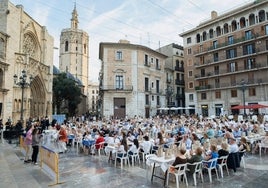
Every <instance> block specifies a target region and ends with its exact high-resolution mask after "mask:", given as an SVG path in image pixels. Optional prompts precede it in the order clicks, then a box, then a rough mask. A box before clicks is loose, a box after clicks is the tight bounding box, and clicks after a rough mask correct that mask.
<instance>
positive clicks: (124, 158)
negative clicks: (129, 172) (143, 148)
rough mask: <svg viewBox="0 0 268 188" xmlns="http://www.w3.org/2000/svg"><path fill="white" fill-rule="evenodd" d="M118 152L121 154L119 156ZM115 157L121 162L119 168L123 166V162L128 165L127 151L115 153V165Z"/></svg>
mask: <svg viewBox="0 0 268 188" xmlns="http://www.w3.org/2000/svg"><path fill="white" fill-rule="evenodd" d="M118 154H122V156H119V155H118ZM117 159H120V162H121V168H123V163H125V164H127V163H128V166H129V167H130V163H129V155H128V154H127V153H116V154H115V162H114V166H115V167H116V162H117Z"/></svg>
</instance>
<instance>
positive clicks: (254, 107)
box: [231, 104, 268, 110]
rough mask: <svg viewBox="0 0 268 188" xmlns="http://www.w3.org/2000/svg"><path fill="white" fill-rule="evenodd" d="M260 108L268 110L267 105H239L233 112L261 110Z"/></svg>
mask: <svg viewBox="0 0 268 188" xmlns="http://www.w3.org/2000/svg"><path fill="white" fill-rule="evenodd" d="M259 108H268V106H267V105H263V104H250V105H245V106H244V105H237V106H233V107H232V108H231V109H232V110H240V109H259Z"/></svg>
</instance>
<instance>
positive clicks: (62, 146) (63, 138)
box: [56, 125, 68, 153]
mask: <svg viewBox="0 0 268 188" xmlns="http://www.w3.org/2000/svg"><path fill="white" fill-rule="evenodd" d="M56 127H57V130H58V131H59V150H60V151H59V152H60V153H62V152H63V151H64V152H66V151H67V147H66V143H67V142H68V137H67V132H66V129H65V128H64V127H63V126H60V125H57V126H56Z"/></svg>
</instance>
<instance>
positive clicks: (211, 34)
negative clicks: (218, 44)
mask: <svg viewBox="0 0 268 188" xmlns="http://www.w3.org/2000/svg"><path fill="white" fill-rule="evenodd" d="M213 33H214V32H213V29H210V30H209V38H211V39H212V38H213Z"/></svg>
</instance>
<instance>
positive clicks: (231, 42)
mask: <svg viewBox="0 0 268 188" xmlns="http://www.w3.org/2000/svg"><path fill="white" fill-rule="evenodd" d="M233 43H234V37H233V36H229V37H228V44H229V45H230V44H233Z"/></svg>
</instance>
